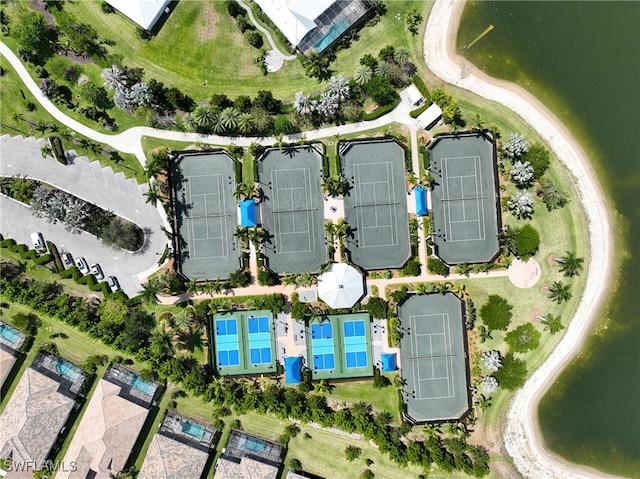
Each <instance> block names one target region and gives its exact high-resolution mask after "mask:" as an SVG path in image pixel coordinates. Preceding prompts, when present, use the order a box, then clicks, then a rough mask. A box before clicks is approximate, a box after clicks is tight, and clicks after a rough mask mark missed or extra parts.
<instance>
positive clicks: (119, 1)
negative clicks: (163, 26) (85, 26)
mask: <svg viewBox="0 0 640 479" xmlns="http://www.w3.org/2000/svg"><path fill="white" fill-rule="evenodd" d="M106 2H107V3H108V4H109V5H111V6H112V7H113V8H115V9H116V10H118V11H119V12H120V13H122V14H123V15H124V16H125V17H127V18H129V20H131V21H132V22H134V23H137V24H138V25H140V26H141V27H142V28H144V29H145V30H151V29H152V28H153V26H154V25H155V24H156V22H157V21H158V20H159V19H160V17H161V16H162V14H163V12H164V11H165V9H166V8H167V7H168V6H169V4H170V3H171V0H106Z"/></svg>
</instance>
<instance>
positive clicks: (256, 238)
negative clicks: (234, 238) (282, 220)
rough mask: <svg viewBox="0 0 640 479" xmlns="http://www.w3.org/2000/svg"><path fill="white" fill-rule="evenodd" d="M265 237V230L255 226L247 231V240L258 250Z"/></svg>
mask: <svg viewBox="0 0 640 479" xmlns="http://www.w3.org/2000/svg"><path fill="white" fill-rule="evenodd" d="M264 235H265V232H264V230H263V229H262V228H258V227H257V226H254V227H253V228H251V229H249V230H248V231H247V239H248V240H249V241H251V242H252V243H253V244H254V245H255V247H256V249H257V248H258V247H259V246H260V243H261V242H262V240H263V239H264Z"/></svg>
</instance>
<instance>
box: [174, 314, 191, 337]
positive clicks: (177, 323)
mask: <svg viewBox="0 0 640 479" xmlns="http://www.w3.org/2000/svg"><path fill="white" fill-rule="evenodd" d="M191 320H192V317H191V309H190V308H184V309H183V310H182V311H180V312H179V313H178V314H174V315H173V324H174V328H175V330H176V332H179V333H180V332H183V331H186V330H188V329H189V327H190V326H191Z"/></svg>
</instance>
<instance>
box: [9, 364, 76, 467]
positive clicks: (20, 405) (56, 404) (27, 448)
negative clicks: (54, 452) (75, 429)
mask: <svg viewBox="0 0 640 479" xmlns="http://www.w3.org/2000/svg"><path fill="white" fill-rule="evenodd" d="M59 388H60V383H59V382H58V381H56V380H55V379H53V378H49V377H47V376H45V375H44V374H42V373H40V372H38V371H36V370H35V369H33V368H30V367H29V368H27V369H26V371H25V372H24V374H23V375H22V377H21V378H20V381H19V382H18V385H17V386H16V389H15V390H14V392H13V394H12V395H11V398H10V399H9V402H8V403H7V406H6V407H5V409H4V411H3V412H2V415H1V416H0V457H3V458H7V457H9V455H12V457H13V460H14V461H20V462H26V461H35V463H36V464H41V463H42V461H44V460H45V459H46V458H47V456H48V455H49V451H50V450H51V447H52V446H53V444H54V443H55V441H56V439H57V437H58V433H59V432H60V429H61V428H62V427H63V426H64V424H65V423H66V422H67V419H68V417H69V414H70V413H71V410H72V409H73V407H74V404H75V401H74V400H73V399H72V398H71V397H70V396H69V395H65V394H62V393H60V392H58V389H59ZM38 467H39V466H38Z"/></svg>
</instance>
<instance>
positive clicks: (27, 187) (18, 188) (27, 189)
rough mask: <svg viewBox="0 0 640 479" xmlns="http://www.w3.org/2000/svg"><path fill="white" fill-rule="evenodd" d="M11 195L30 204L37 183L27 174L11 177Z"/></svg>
mask: <svg viewBox="0 0 640 479" xmlns="http://www.w3.org/2000/svg"><path fill="white" fill-rule="evenodd" d="M11 185H12V186H11V197H12V198H13V199H14V200H16V201H20V202H21V203H26V204H29V201H30V200H31V197H32V196H33V192H34V191H35V189H36V186H37V183H36V182H35V181H34V180H32V179H31V178H29V177H27V176H22V175H16V176H14V177H12V178H11Z"/></svg>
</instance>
